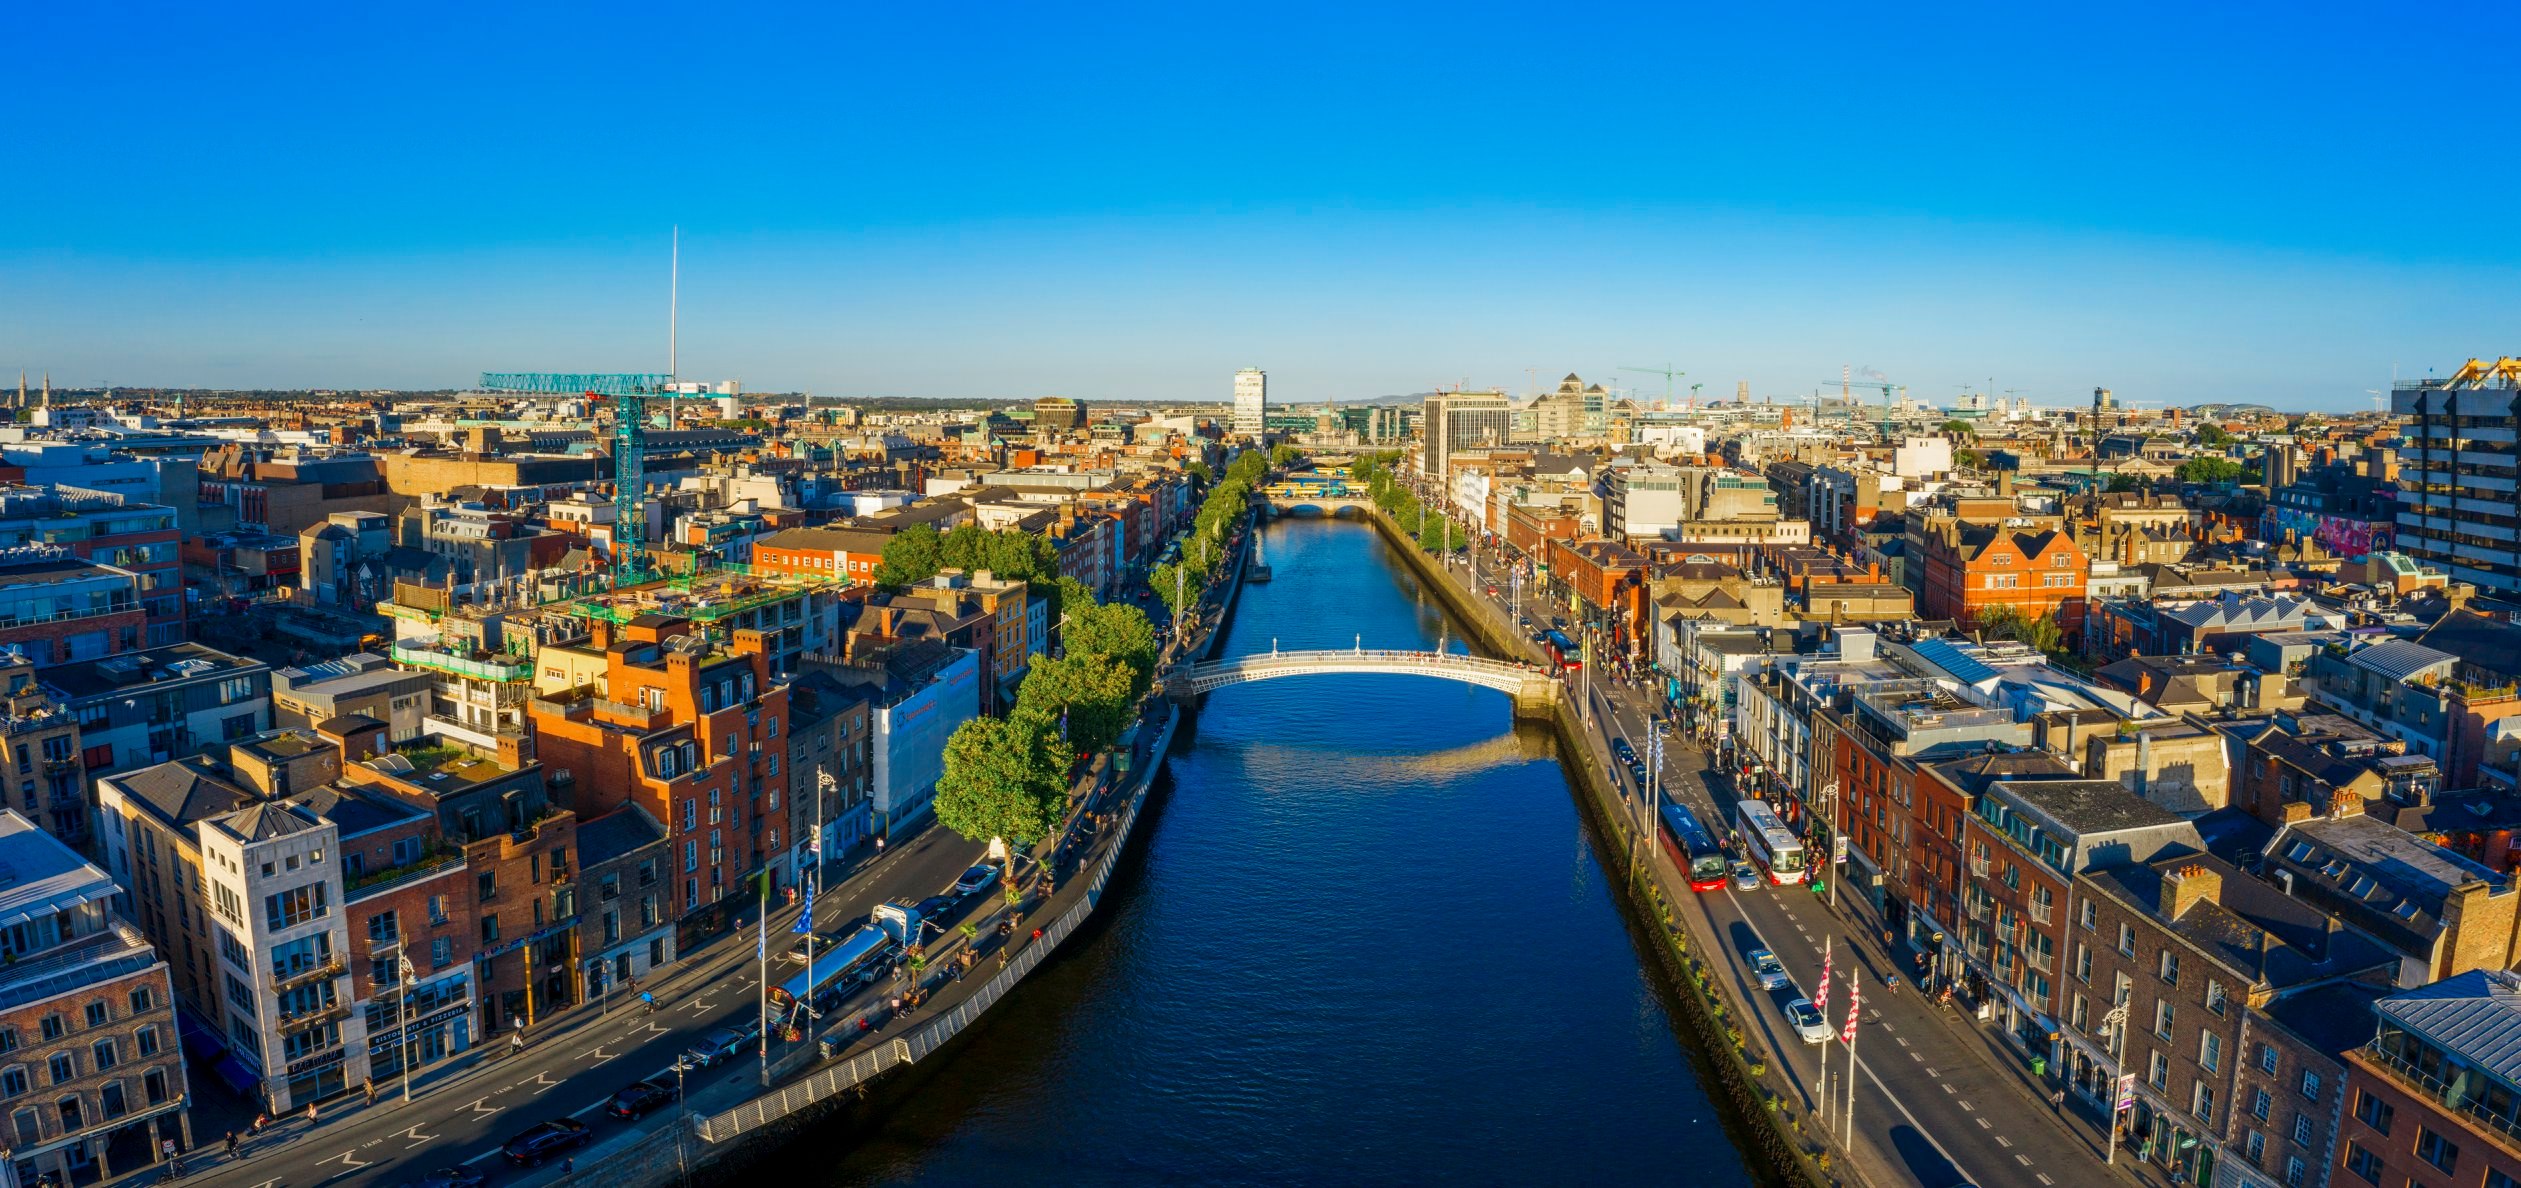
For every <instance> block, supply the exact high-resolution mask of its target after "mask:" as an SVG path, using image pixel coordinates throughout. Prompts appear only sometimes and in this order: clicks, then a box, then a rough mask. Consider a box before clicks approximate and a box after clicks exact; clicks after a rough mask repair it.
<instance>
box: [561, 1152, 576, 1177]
mask: <svg viewBox="0 0 2521 1188" xmlns="http://www.w3.org/2000/svg"><path fill="white" fill-rule="evenodd" d="M576 1170H578V1157H577V1156H575V1155H563V1156H561V1157H560V1174H562V1175H564V1176H565V1175H568V1174H569V1173H571V1172H574V1171H576Z"/></svg>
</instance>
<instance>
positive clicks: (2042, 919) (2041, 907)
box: [2031, 899, 2057, 924]
mask: <svg viewBox="0 0 2521 1188" xmlns="http://www.w3.org/2000/svg"><path fill="white" fill-rule="evenodd" d="M2056 922H2057V905H2056V904H2053V903H2050V902H2048V901H2047V900H2044V899H2035V900H2032V901H2031V923H2033V924H2054V923H2056Z"/></svg>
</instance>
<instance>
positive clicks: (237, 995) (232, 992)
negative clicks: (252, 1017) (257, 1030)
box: [228, 974, 254, 1012]
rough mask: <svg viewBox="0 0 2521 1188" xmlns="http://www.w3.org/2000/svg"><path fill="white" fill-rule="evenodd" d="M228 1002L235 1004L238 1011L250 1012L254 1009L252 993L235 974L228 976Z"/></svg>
mask: <svg viewBox="0 0 2521 1188" xmlns="http://www.w3.org/2000/svg"><path fill="white" fill-rule="evenodd" d="M228 1001H229V1002H232V1003H235V1004H236V1005H237V1007H238V1009H240V1010H244V1011H248V1012H250V1011H252V1010H253V1009H254V991H253V990H252V989H250V988H248V987H247V986H246V985H245V983H244V982H243V981H242V980H240V979H239V978H238V977H237V976H236V975H235V974H229V975H228Z"/></svg>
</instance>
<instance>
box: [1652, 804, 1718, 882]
mask: <svg viewBox="0 0 2521 1188" xmlns="http://www.w3.org/2000/svg"><path fill="white" fill-rule="evenodd" d="M1663 852H1664V853H1666V854H1670V855H1671V856H1672V864H1673V865H1674V866H1678V867H1680V868H1681V873H1682V874H1684V875H1687V876H1689V889H1690V890H1692V891H1719V890H1722V889H1723V888H1724V849H1723V848H1722V847H1720V846H1718V845H1717V844H1716V835H1714V834H1712V833H1709V832H1707V827H1706V826H1704V825H1701V824H1699V823H1698V814H1696V813H1693V812H1691V811H1689V810H1688V809H1687V808H1684V807H1682V806H1681V805H1677V804H1667V805H1664V806H1663Z"/></svg>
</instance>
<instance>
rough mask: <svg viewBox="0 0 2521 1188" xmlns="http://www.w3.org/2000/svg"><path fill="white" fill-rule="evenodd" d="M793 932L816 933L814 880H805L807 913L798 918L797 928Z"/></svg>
mask: <svg viewBox="0 0 2521 1188" xmlns="http://www.w3.org/2000/svg"><path fill="white" fill-rule="evenodd" d="M791 931H794V932H798V933H807V932H812V931H814V880H812V879H807V880H805V912H804V913H803V914H802V915H799V916H798V917H797V926H796V927H795V928H794V929H792V930H791Z"/></svg>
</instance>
